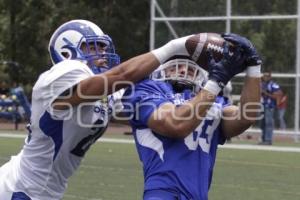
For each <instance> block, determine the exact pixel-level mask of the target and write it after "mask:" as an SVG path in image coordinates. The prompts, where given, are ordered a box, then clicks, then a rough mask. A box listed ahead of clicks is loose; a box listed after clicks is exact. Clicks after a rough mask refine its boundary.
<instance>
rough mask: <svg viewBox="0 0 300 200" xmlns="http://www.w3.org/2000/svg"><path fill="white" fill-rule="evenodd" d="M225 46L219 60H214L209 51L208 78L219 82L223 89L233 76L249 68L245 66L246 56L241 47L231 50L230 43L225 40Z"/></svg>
mask: <svg viewBox="0 0 300 200" xmlns="http://www.w3.org/2000/svg"><path fill="white" fill-rule="evenodd" d="M223 48H224V50H223V58H222V59H221V60H220V61H219V62H216V61H215V60H214V58H213V56H212V53H211V52H210V51H208V52H207V53H208V79H209V80H213V81H215V82H217V84H218V85H219V87H220V88H221V89H223V88H224V87H225V85H226V84H227V83H228V81H229V80H230V79H231V78H232V77H234V76H235V75H236V74H238V73H241V72H242V71H244V70H245V69H246V68H247V66H245V56H244V54H243V52H242V49H241V48H240V47H236V48H235V50H234V51H233V52H229V44H228V42H226V41H225V42H224V45H223Z"/></svg>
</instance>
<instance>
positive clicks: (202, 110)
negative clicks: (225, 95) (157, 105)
mask: <svg viewBox="0 0 300 200" xmlns="http://www.w3.org/2000/svg"><path fill="white" fill-rule="evenodd" d="M214 101H215V95H212V94H211V93H209V92H208V91H206V90H202V91H201V92H200V93H199V94H198V95H197V96H195V97H194V98H193V99H192V100H191V101H189V102H187V103H185V104H183V105H181V106H179V107H174V108H175V110H174V112H173V113H172V115H169V116H168V118H167V119H166V120H167V121H168V123H167V124H168V126H169V127H171V129H172V132H173V134H175V137H178V138H184V137H186V136H188V135H189V134H190V133H191V132H193V131H194V130H195V129H196V128H197V127H198V126H199V124H200V123H201V121H202V120H203V119H204V118H205V116H206V114H207V111H208V110H209V108H210V107H211V106H212V104H213V102H214Z"/></svg>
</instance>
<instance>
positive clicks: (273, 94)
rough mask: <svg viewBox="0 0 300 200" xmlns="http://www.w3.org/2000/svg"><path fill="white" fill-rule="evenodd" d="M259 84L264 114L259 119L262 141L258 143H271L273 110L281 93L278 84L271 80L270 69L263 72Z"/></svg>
mask: <svg viewBox="0 0 300 200" xmlns="http://www.w3.org/2000/svg"><path fill="white" fill-rule="evenodd" d="M261 86H262V88H261V89H262V104H263V107H264V115H263V118H262V119H261V129H262V137H261V140H262V141H261V143H259V144H264V145H272V140H273V130H274V119H273V117H274V110H275V109H276V105H277V103H276V101H277V99H278V97H279V95H280V93H281V90H280V87H279V85H278V84H277V83H276V82H274V81H273V80H272V73H271V71H266V72H264V74H263V76H262V84H261Z"/></svg>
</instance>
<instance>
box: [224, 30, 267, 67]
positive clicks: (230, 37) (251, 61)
mask: <svg viewBox="0 0 300 200" xmlns="http://www.w3.org/2000/svg"><path fill="white" fill-rule="evenodd" d="M222 37H223V38H224V39H225V40H227V41H229V42H231V43H233V44H234V45H235V46H238V47H241V48H242V49H243V51H244V52H245V56H246V61H245V65H246V66H247V67H248V66H257V65H260V64H261V63H262V61H261V58H260V56H259V55H258V53H257V51H256V49H255V47H254V46H253V44H252V43H251V42H250V41H249V40H248V39H247V38H245V37H242V36H240V35H238V34H234V33H223V34H222Z"/></svg>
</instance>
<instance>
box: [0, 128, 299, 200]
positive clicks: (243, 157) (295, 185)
mask: <svg viewBox="0 0 300 200" xmlns="http://www.w3.org/2000/svg"><path fill="white" fill-rule="evenodd" d="M12 135H14V136H13V137H14V138H12V137H11V136H12ZM7 136H8V137H7ZM23 141H24V135H23V134H9V133H8V135H6V134H3V132H2V134H0V164H3V163H4V162H6V161H7V160H9V158H10V155H12V154H15V153H17V152H18V151H19V150H20V148H21V146H22V144H23ZM100 141H102V142H98V143H96V144H95V145H93V147H92V148H91V149H90V151H89V152H88V153H87V156H86V158H85V159H84V160H83V163H82V165H81V167H80V169H79V171H78V172H77V173H76V174H75V175H74V176H73V177H72V178H71V179H70V184H69V187H68V189H67V192H66V195H65V197H64V198H63V200H139V199H141V196H142V189H143V178H142V168H141V165H140V163H139V159H138V156H137V154H136V151H135V146H134V145H133V141H132V140H131V139H116V138H107V137H105V138H102V139H101V140H100ZM271 147H272V148H271ZM237 148H238V149H237ZM257 148H258V149H257ZM250 149H251V150H250ZM299 150H300V148H299V147H275V146H258V145H249V144H243V145H237V144H226V145H224V147H222V149H220V150H219V153H218V157H217V161H216V168H215V173H214V178H213V183H212V188H211V191H210V199H212V200H221V199H222V200H224V199H225V200H226V199H241V200H265V199H268V200H282V199H284V200H294V199H300V192H299V188H300V159H299V156H300V154H299V153H300V151H299Z"/></svg>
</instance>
